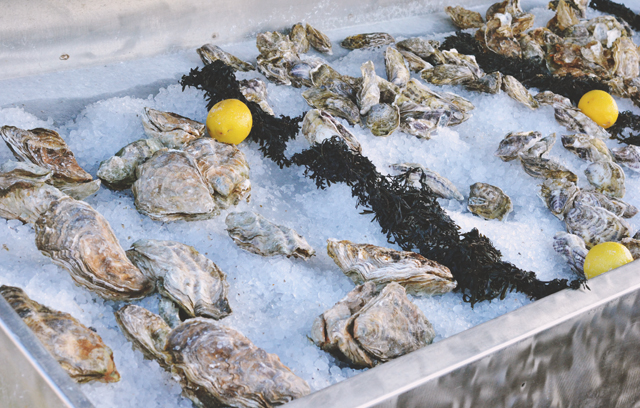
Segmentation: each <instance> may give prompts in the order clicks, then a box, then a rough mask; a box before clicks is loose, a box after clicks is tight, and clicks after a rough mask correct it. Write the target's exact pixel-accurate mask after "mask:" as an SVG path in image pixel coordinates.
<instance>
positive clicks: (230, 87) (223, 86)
mask: <svg viewBox="0 0 640 408" xmlns="http://www.w3.org/2000/svg"><path fill="white" fill-rule="evenodd" d="M180 84H181V85H182V90H183V91H184V89H185V88H186V87H187V86H190V87H194V88H198V89H202V90H203V91H204V92H205V99H206V100H207V109H211V108H212V107H213V105H215V104H216V103H218V102H220V101H222V100H224V99H238V100H241V101H242V102H244V103H245V104H246V105H247V107H248V108H249V110H250V111H251V116H252V118H253V125H252V127H251V133H249V136H248V138H249V140H252V141H254V142H256V143H259V144H260V151H261V152H262V153H263V154H264V156H265V157H268V158H270V159H271V160H273V161H274V162H276V163H277V164H278V166H280V168H282V167H284V166H287V167H288V166H290V165H291V162H290V161H289V159H287V158H286V157H285V155H284V151H285V149H286V148H287V142H288V141H289V140H290V139H294V138H295V137H296V134H297V133H298V130H299V123H300V122H301V121H302V117H301V116H299V117H294V118H290V117H289V116H280V117H279V118H277V117H275V116H272V115H269V114H268V113H266V112H264V111H263V110H262V108H260V105H258V104H257V103H255V102H250V101H248V100H247V99H246V98H245V97H244V95H243V94H242V92H240V85H239V83H238V81H237V80H236V76H235V72H234V70H233V68H231V67H229V66H227V65H225V64H224V63H223V62H222V61H215V62H214V63H213V64H209V65H206V66H205V67H204V68H202V70H200V69H198V68H195V69H192V70H191V72H189V75H184V76H183V77H182V80H181V81H180Z"/></svg>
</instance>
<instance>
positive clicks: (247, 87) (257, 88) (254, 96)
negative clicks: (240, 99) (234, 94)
mask: <svg viewBox="0 0 640 408" xmlns="http://www.w3.org/2000/svg"><path fill="white" fill-rule="evenodd" d="M239 83H240V92H242V95H244V97H245V98H247V100H248V101H249V102H255V103H257V104H258V105H259V106H260V108H261V109H262V110H263V111H264V112H265V113H268V114H269V115H273V109H272V108H271V106H270V105H269V102H268V101H267V85H266V84H265V83H264V82H263V81H262V80H261V79H258V78H253V79H243V80H242V81H239Z"/></svg>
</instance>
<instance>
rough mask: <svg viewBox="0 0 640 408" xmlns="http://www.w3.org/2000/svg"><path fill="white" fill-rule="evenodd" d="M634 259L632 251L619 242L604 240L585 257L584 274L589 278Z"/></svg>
mask: <svg viewBox="0 0 640 408" xmlns="http://www.w3.org/2000/svg"><path fill="white" fill-rule="evenodd" d="M631 261H633V257H632V256H631V252H629V250H628V249H627V247H625V246H624V245H622V244H620V243H618V242H603V243H601V244H598V245H596V246H594V247H593V248H591V249H590V250H589V252H588V253H587V256H585V258H584V274H585V275H586V277H587V279H591V278H593V277H594V276H598V275H600V274H601V273H605V272H609V271H610V270H612V269H615V268H617V267H619V266H622V265H624V264H626V263H629V262H631Z"/></svg>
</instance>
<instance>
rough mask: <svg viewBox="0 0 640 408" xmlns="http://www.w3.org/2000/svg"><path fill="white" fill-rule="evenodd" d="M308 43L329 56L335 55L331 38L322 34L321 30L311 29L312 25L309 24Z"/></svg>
mask: <svg viewBox="0 0 640 408" xmlns="http://www.w3.org/2000/svg"><path fill="white" fill-rule="evenodd" d="M307 41H309V44H310V45H311V46H312V47H313V48H315V49H316V50H318V51H320V52H323V53H325V54H329V55H332V54H333V51H332V49H331V40H330V39H329V37H327V36H326V35H325V34H323V33H322V32H320V30H317V29H315V28H313V27H311V25H310V24H307Z"/></svg>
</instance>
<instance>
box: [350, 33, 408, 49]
mask: <svg viewBox="0 0 640 408" xmlns="http://www.w3.org/2000/svg"><path fill="white" fill-rule="evenodd" d="M395 41H396V40H395V39H394V38H393V37H392V36H391V35H390V34H387V33H366V34H357V35H352V36H349V37H347V38H345V39H344V40H342V42H341V43H340V45H341V46H342V47H343V48H347V49H349V50H356V49H360V48H374V47H382V46H383V45H387V44H393V43H394V42H395Z"/></svg>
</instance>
